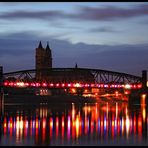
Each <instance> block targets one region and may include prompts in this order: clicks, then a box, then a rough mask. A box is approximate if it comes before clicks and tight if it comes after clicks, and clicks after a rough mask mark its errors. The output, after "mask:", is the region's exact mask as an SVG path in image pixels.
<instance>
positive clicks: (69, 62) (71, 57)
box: [0, 2, 148, 76]
mask: <svg viewBox="0 0 148 148" xmlns="http://www.w3.org/2000/svg"><path fill="white" fill-rule="evenodd" d="M39 41H42V45H43V47H46V45H47V42H49V46H50V48H51V50H52V58H53V68H73V67H74V66H75V63H77V65H78V67H80V68H95V69H103V70H111V71H116V72H124V73H128V74H133V75H137V76H141V71H142V70H148V3H146V2H0V65H2V66H3V70H4V72H11V71H18V70H26V69H34V68H35V49H36V48H37V47H38V44H39Z"/></svg>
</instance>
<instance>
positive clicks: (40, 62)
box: [35, 41, 52, 79]
mask: <svg viewBox="0 0 148 148" xmlns="http://www.w3.org/2000/svg"><path fill="white" fill-rule="evenodd" d="M35 56H36V58H35V63H36V64H35V68H36V70H37V71H36V79H41V78H42V77H43V76H44V75H46V72H45V71H44V69H48V68H52V54H51V49H50V47H49V44H48V42H47V46H46V48H43V46H42V43H41V41H40V43H39V45H38V47H37V48H36V55H35ZM41 69H42V71H41Z"/></svg>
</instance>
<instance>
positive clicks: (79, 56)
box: [0, 32, 148, 75]
mask: <svg viewBox="0 0 148 148" xmlns="http://www.w3.org/2000/svg"><path fill="white" fill-rule="evenodd" d="M18 38H19V39H18ZM40 40H41V41H42V45H43V47H46V45H47V42H46V41H49V45H50V48H51V49H52V56H53V67H74V66H75V63H76V62H77V63H78V67H86V68H97V69H105V70H112V71H119V72H126V73H130V74H133V75H141V71H142V70H143V69H148V65H147V63H148V58H147V55H148V50H147V49H148V44H135V45H128V44H126V45H89V44H85V43H77V44H72V43H71V42H68V41H64V40H60V39H54V38H52V37H44V38H39V37H37V36H36V35H35V34H31V33H27V32H26V33H25V32H23V33H22V34H21V33H17V34H10V35H7V37H5V38H3V39H2V37H0V45H1V47H0V64H1V65H3V66H4V72H9V71H17V70H24V69H34V68H35V49H36V48H37V47H38V44H39V41H40Z"/></svg>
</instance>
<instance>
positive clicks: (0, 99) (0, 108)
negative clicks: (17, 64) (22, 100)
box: [0, 66, 4, 117]
mask: <svg viewBox="0 0 148 148" xmlns="http://www.w3.org/2000/svg"><path fill="white" fill-rule="evenodd" d="M2 82H3V67H2V66H0V116H1V117H2V115H3V114H4V92H3V86H2Z"/></svg>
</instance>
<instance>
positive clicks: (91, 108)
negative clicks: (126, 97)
mask: <svg viewBox="0 0 148 148" xmlns="http://www.w3.org/2000/svg"><path fill="white" fill-rule="evenodd" d="M147 121H148V118H147V112H146V105H145V104H142V105H141V106H140V105H139V107H137V108H136V109H134V110H131V109H129V108H128V105H127V103H119V102H114V103H110V102H104V103H96V104H89V103H85V104H84V105H82V104H74V103H72V104H62V103H61V104H47V103H46V104H40V105H39V106H27V107H25V106H13V105H12V106H5V112H4V116H3V117H1V122H0V128H1V129H0V145H148V142H147V140H148V138H147Z"/></svg>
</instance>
